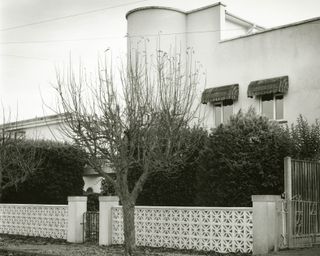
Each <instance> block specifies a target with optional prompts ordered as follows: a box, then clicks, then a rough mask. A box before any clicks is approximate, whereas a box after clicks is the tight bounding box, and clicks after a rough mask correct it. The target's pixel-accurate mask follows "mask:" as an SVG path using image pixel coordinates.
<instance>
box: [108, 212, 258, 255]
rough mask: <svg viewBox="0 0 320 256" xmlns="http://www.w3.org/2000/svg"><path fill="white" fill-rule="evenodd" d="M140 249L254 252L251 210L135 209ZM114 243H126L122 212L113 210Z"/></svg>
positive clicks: (137, 239)
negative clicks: (163, 248) (124, 240)
mask: <svg viewBox="0 0 320 256" xmlns="http://www.w3.org/2000/svg"><path fill="white" fill-rule="evenodd" d="M135 225H136V242H137V245H139V246H151V247H167V248H177V249H194V250H205V251H217V252H251V251H252V208H211V207H210V208H190V207H188V208H180V207H179V208H174V207H136V209H135ZM112 243H113V244H122V243H123V222H122V208H121V207H113V208H112Z"/></svg>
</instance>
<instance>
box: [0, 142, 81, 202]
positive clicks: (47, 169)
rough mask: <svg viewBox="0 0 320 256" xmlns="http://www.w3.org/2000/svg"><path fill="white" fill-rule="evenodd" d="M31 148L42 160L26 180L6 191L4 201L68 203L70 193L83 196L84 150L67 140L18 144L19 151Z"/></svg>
mask: <svg viewBox="0 0 320 256" xmlns="http://www.w3.org/2000/svg"><path fill="white" fill-rule="evenodd" d="M28 150H35V151H36V154H37V156H38V157H39V158H40V159H41V162H40V164H39V166H38V168H37V170H36V171H34V172H33V173H32V174H30V175H29V176H28V177H27V179H26V180H25V181H24V182H23V183H19V184H18V186H17V187H9V188H7V189H6V190H4V191H3V202H5V203H39V204H66V203H67V197H68V196H80V195H82V193H83V185H84V182H83V178H82V175H83V170H84V165H85V159H86V157H85V152H83V151H82V150H80V149H79V148H77V147H75V146H73V145H70V144H66V143H58V142H51V141H28V140H26V141H24V142H21V143H19V151H20V152H26V151H28Z"/></svg>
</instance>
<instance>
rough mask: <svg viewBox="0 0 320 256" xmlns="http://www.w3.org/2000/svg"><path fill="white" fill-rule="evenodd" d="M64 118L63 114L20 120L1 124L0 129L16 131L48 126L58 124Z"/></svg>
mask: <svg viewBox="0 0 320 256" xmlns="http://www.w3.org/2000/svg"><path fill="white" fill-rule="evenodd" d="M64 116H65V114H56V115H48V116H42V117H35V118H30V119H25V120H20V121H16V122H10V123H5V124H1V125H0V128H5V129H11V130H18V129H24V128H30V127H38V126H44V125H48V124H58V123H61V122H62V121H63V118H64Z"/></svg>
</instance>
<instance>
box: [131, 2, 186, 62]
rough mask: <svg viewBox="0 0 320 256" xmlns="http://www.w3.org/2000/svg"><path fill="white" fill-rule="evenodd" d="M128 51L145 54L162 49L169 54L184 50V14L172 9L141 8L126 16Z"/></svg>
mask: <svg viewBox="0 0 320 256" xmlns="http://www.w3.org/2000/svg"><path fill="white" fill-rule="evenodd" d="M127 20H128V23H127V24H128V28H127V31H128V52H129V53H130V52H131V53H134V52H135V51H136V50H138V51H139V53H140V54H143V53H144V52H145V51H146V54H147V56H150V55H153V56H155V54H156V49H162V50H164V51H166V52H171V54H174V53H175V52H176V53H180V52H181V53H184V52H185V51H186V34H185V32H186V16H185V14H184V13H181V12H179V11H176V10H173V9H162V8H158V7H153V8H150V9H145V8H141V9H140V10H138V11H134V12H132V13H130V14H129V15H128V16H127Z"/></svg>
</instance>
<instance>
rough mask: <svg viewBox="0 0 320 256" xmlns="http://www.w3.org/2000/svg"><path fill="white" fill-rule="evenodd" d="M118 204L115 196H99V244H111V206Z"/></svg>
mask: <svg viewBox="0 0 320 256" xmlns="http://www.w3.org/2000/svg"><path fill="white" fill-rule="evenodd" d="M118 205H119V197H117V196H100V197H99V245H111V244H112V207H114V206H118Z"/></svg>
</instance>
